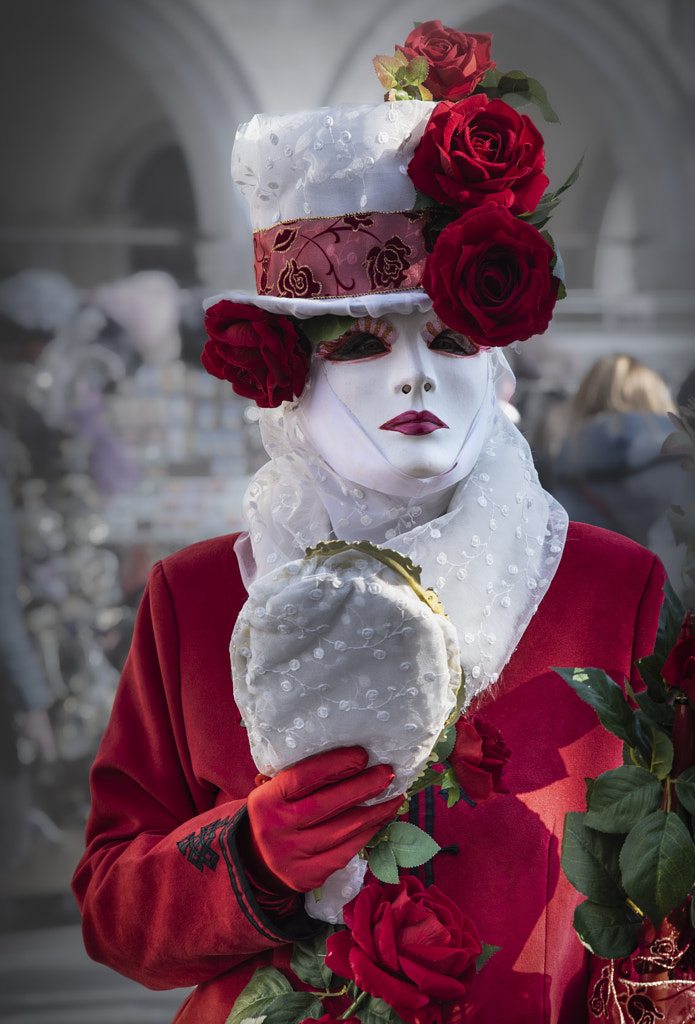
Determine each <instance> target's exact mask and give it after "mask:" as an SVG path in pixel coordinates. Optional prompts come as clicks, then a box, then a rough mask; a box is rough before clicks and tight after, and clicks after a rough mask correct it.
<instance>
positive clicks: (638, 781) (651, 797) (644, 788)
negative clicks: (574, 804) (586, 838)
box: [586, 765, 663, 834]
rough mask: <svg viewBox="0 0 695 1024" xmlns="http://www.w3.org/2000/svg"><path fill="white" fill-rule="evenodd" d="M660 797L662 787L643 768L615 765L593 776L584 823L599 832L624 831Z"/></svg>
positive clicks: (656, 805) (635, 822) (652, 809)
mask: <svg viewBox="0 0 695 1024" xmlns="http://www.w3.org/2000/svg"><path fill="white" fill-rule="evenodd" d="M662 797H663V787H662V786H661V784H660V782H659V780H658V778H656V777H655V776H654V775H653V774H652V772H649V771H647V769H646V768H638V767H636V766H628V765H624V766H623V767H622V768H615V769H613V771H608V772H604V773H603V775H599V777H598V778H597V779H596V781H595V784H594V787H593V789H592V793H591V803H590V805H589V812H588V814H587V815H586V824H587V825H588V826H589V828H592V829H597V830H598V831H599V832H608V833H616V834H620V833H623V834H626V833H628V832H629V831H630V829H631V828H632V827H633V825H636V824H637V822H638V821H639V820H640V819H641V818H643V817H644V816H645V815H647V814H651V812H652V811H655V810H656V809H657V808H658V807H659V806H660V804H661V800H662Z"/></svg>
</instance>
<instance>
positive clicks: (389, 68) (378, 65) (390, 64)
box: [372, 50, 408, 89]
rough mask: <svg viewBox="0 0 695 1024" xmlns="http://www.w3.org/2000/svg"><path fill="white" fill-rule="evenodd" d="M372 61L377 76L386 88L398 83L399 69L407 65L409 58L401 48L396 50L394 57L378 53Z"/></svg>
mask: <svg viewBox="0 0 695 1024" xmlns="http://www.w3.org/2000/svg"><path fill="white" fill-rule="evenodd" d="M372 63H373V64H374V70H375V71H376V74H377V78H378V79H379V81H380V82H381V84H382V85H383V87H384V89H392V88H393V87H394V86H395V84H396V75H397V73H398V69H399V68H401V67H405V66H406V64H407V63H408V58H407V57H406V56H405V54H403V53H401V51H400V50H396V52H395V53H394V55H393V57H388V56H386V55H385V54H378V55H377V56H376V57H375V58H374V60H373V61H372Z"/></svg>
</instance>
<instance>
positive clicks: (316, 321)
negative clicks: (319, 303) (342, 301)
mask: <svg viewBox="0 0 695 1024" xmlns="http://www.w3.org/2000/svg"><path fill="white" fill-rule="evenodd" d="M354 322H355V318H354V316H335V315H334V314H333V313H325V314H324V315H323V316H312V317H309V318H308V319H307V320H300V321H298V326H299V329H300V330H301V332H302V333H303V334H304V336H305V337H306V338H307V339H308V340H309V341H310V342H311V344H312V345H320V344H322V342H324V341H335V339H336V338H339V337H340V336H341V335H342V334H345V332H346V331H347V330H349V329H350V327H352V325H353V324H354Z"/></svg>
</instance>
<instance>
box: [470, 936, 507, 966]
mask: <svg viewBox="0 0 695 1024" xmlns="http://www.w3.org/2000/svg"><path fill="white" fill-rule="evenodd" d="M481 945H482V947H483V951H482V953H481V954H480V956H479V957H477V959H476V961H475V969H476V971H482V969H483V967H484V966H485V964H486V963H487V962H488V960H489V959H490V957H491V956H494V955H495V953H499V951H500V950H501V949H502V947H501V946H491V945H489V943H487V942H483V943H481Z"/></svg>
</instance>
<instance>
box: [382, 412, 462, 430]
mask: <svg viewBox="0 0 695 1024" xmlns="http://www.w3.org/2000/svg"><path fill="white" fill-rule="evenodd" d="M442 429H444V430H448V429H449V428H448V426H447V425H446V423H443V422H442V420H440V419H439V417H438V416H435V415H434V413H433V412H427V410H426V409H425V410H424V411H423V412H416V411H415V410H414V409H411V411H410V412H403V413H401V415H400V416H395V417H394V418H393V419H392V420H388V422H387V423H382V424H381V426H380V427H379V430H396V431H398V433H399V434H415V435H417V434H431V433H433V431H435V430H442Z"/></svg>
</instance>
